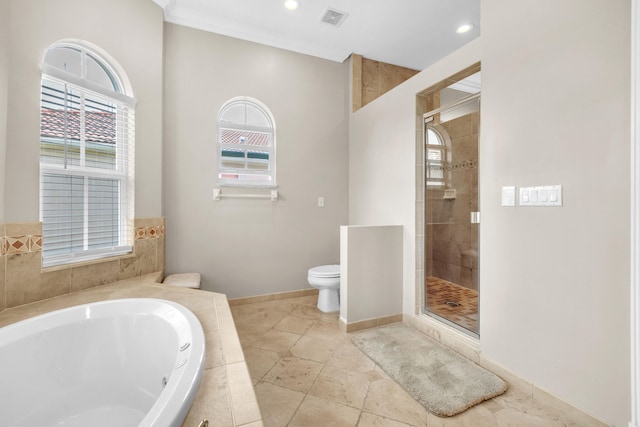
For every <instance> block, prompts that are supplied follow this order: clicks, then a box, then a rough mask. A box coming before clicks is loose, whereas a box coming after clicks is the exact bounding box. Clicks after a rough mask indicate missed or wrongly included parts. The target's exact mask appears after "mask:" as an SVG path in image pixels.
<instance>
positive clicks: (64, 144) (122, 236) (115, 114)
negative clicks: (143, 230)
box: [40, 45, 135, 267]
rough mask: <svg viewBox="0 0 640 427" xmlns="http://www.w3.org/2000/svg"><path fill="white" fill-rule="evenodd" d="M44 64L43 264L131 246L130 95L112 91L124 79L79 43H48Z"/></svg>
mask: <svg viewBox="0 0 640 427" xmlns="http://www.w3.org/2000/svg"><path fill="white" fill-rule="evenodd" d="M48 60H49V61H48ZM67 61H68V62H67ZM78 61H79V64H78V63H77V62H78ZM88 64H89V65H88ZM96 64H98V65H99V67H98V66H97V65H96ZM46 66H49V70H50V71H51V72H50V73H49V74H44V75H43V78H42V85H41V89H42V95H41V119H40V175H41V198H40V217H41V221H42V228H43V230H42V233H43V248H42V251H43V266H45V267H46V266H52V265H58V264H65V263H69V262H76V261H85V260H89V259H95V258H100V257H106V256H111V255H117V254H123V253H127V252H130V251H131V250H132V242H133V229H132V223H133V153H134V151H133V144H134V133H135V129H134V120H135V117H134V107H133V106H134V103H135V101H134V100H133V99H131V100H127V98H126V97H124V96H123V95H122V94H121V93H118V92H116V90H119V88H120V87H122V86H121V85H119V83H118V81H117V79H116V77H115V76H114V75H112V74H110V71H109V70H110V69H109V68H108V66H107V65H106V64H103V63H102V62H100V60H98V59H97V58H96V56H94V55H91V54H90V53H89V52H86V51H85V50H83V49H81V48H75V47H69V46H67V45H65V46H61V47H60V46H59V47H52V48H51V49H50V50H49V52H48V54H47V56H46V57H45V71H46V70H47V67H46ZM69 70H71V71H72V72H68V71H69ZM100 70H102V74H100ZM105 74H106V76H105ZM53 75H55V77H54V76H53ZM92 76H93V77H92ZM109 82H112V83H109ZM109 85H111V87H110V88H109ZM112 93H113V94H117V96H111V95H112ZM127 101H128V102H127Z"/></svg>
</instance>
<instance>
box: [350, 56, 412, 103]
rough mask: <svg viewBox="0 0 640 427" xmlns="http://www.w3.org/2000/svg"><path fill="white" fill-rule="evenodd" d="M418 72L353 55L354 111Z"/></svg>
mask: <svg viewBox="0 0 640 427" xmlns="http://www.w3.org/2000/svg"><path fill="white" fill-rule="evenodd" d="M418 72H419V71H417V70H412V69H410V68H405V67H399V66H397V65H392V64H387V63H384V62H380V61H374V60H373V59H367V58H364V57H363V56H362V55H357V54H353V55H351V73H352V76H351V79H352V111H354V112H355V111H357V110H358V109H360V108H361V107H363V106H365V105H367V104H368V103H370V102H371V101H373V100H374V99H376V98H378V97H379V96H380V95H382V94H384V93H386V92H388V91H390V90H391V89H393V88H394V87H396V86H398V85H399V84H400V83H402V82H404V81H405V80H407V79H409V78H410V77H413V76H414V75H416V74H417V73H418Z"/></svg>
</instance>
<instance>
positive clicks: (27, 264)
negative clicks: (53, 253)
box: [0, 218, 165, 311]
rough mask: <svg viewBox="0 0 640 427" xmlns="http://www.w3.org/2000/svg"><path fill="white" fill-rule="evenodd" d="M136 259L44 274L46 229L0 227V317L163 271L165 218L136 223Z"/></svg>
mask: <svg viewBox="0 0 640 427" xmlns="http://www.w3.org/2000/svg"><path fill="white" fill-rule="evenodd" d="M134 226H135V233H136V234H135V240H134V247H133V254H131V255H125V256H121V257H114V258H105V259H103V260H100V261H94V262H87V263H82V264H70V265H66V266H60V267H52V268H47V269H46V270H43V269H42V224H41V223H40V222H33V223H19V224H0V311H2V310H4V309H5V308H11V307H15V306H17V305H22V304H28V303H31V302H35V301H39V300H42V299H46V298H51V297H54V296H58V295H63V294H67V293H70V292H75V291H78V290H82V289H87V288H91V287H94V286H99V285H103V284H106V283H110V282H115V281H118V280H122V279H128V278H131V277H137V276H142V275H145V274H149V273H154V272H157V271H164V265H165V255H164V254H165V237H164V236H165V222H164V218H136V219H135V222H134Z"/></svg>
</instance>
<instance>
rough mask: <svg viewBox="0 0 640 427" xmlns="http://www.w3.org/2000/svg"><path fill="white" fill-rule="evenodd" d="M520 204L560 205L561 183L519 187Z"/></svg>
mask: <svg viewBox="0 0 640 427" xmlns="http://www.w3.org/2000/svg"><path fill="white" fill-rule="evenodd" d="M520 206H562V185H541V186H537V187H520Z"/></svg>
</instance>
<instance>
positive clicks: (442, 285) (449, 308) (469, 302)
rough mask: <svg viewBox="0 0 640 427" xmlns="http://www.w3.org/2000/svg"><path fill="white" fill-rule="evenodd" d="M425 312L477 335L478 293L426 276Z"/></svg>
mask: <svg viewBox="0 0 640 427" xmlns="http://www.w3.org/2000/svg"><path fill="white" fill-rule="evenodd" d="M425 288H426V296H427V298H426V300H427V310H428V311H429V312H431V313H433V314H436V315H438V316H440V317H443V318H445V319H447V320H449V321H451V322H453V323H455V324H457V325H460V326H462V327H463V328H465V329H468V330H470V331H472V332H475V333H478V292H477V291H474V290H473V289H469V288H465V287H464V286H460V285H456V284H455V283H451V282H449V281H447V280H444V279H440V278H438V277H433V276H428V277H427V283H426V286H425Z"/></svg>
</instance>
